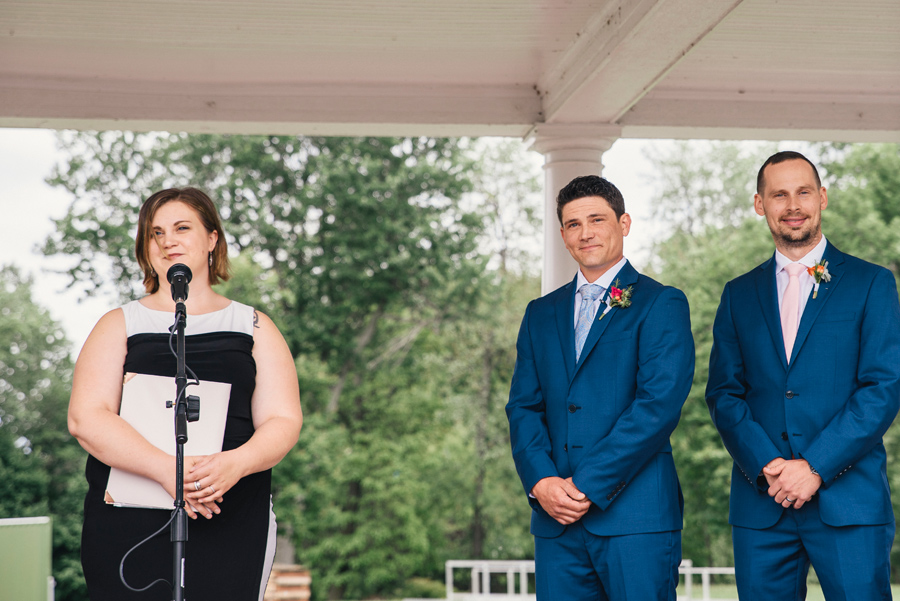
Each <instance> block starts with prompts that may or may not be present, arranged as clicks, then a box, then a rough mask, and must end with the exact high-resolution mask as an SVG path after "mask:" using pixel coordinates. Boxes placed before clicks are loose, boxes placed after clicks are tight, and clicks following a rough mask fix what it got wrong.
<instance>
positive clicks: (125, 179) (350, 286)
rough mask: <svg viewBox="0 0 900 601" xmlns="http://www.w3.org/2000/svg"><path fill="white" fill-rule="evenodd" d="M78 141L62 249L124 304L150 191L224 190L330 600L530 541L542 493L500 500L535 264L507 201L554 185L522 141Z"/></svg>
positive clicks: (292, 531)
mask: <svg viewBox="0 0 900 601" xmlns="http://www.w3.org/2000/svg"><path fill="white" fill-rule="evenodd" d="M62 140H63V146H64V148H65V149H66V150H67V151H68V153H69V158H68V160H67V162H66V164H64V165H61V166H59V167H58V168H57V170H56V171H55V173H54V174H53V175H52V177H51V179H50V181H51V183H54V184H56V185H60V186H63V187H65V188H66V189H68V190H69V191H70V192H71V193H72V194H73V196H74V198H75V200H74V201H73V203H72V205H71V207H70V210H69V212H68V213H67V215H65V216H64V217H63V218H62V219H60V220H59V221H58V222H57V231H56V232H55V233H54V234H53V235H52V236H51V237H50V238H49V239H48V240H47V242H46V244H45V252H47V253H49V254H62V255H69V256H72V259H73V263H72V264H71V266H70V269H69V270H68V274H69V276H70V278H71V282H72V285H75V286H80V287H82V288H83V289H84V290H86V291H88V292H90V293H94V292H97V291H101V290H103V289H104V285H103V284H100V282H101V281H113V282H114V286H113V287H112V288H113V290H114V292H115V293H116V294H117V295H118V296H119V297H120V299H121V300H126V299H129V298H133V297H135V296H137V295H139V294H140V292H139V291H138V290H137V289H136V288H135V285H134V283H135V282H139V281H140V277H139V275H138V273H137V266H136V264H135V262H134V260H133V258H132V256H131V255H132V248H131V247H132V244H133V242H132V240H133V234H134V230H135V220H136V216H137V209H138V207H139V205H140V202H141V199H142V198H146V197H147V196H148V195H149V194H150V193H151V192H152V191H154V190H156V189H160V188H163V187H172V186H185V185H194V186H197V187H200V188H203V189H204V190H206V191H207V192H208V193H210V195H211V196H212V197H213V198H214V199H216V200H217V201H218V205H219V209H220V212H221V214H222V217H223V221H224V226H225V229H226V235H227V238H228V242H229V245H230V247H231V249H232V250H233V252H234V255H235V256H234V259H235V260H234V273H235V277H234V278H233V279H232V280H231V281H230V282H228V283H226V284H223V285H222V288H221V291H222V292H223V293H225V294H226V295H228V296H229V297H230V298H234V299H235V300H240V301H242V302H246V303H248V304H252V305H254V306H257V307H260V308H262V309H263V310H264V311H266V312H268V313H269V314H270V315H271V316H272V317H273V319H274V320H275V321H276V323H278V325H279V327H280V328H281V329H282V332H283V333H284V334H285V337H286V338H287V339H288V341H289V345H290V347H291V349H292V352H293V354H294V357H295V361H296V365H297V372H298V377H299V379H300V382H301V390H302V400H303V404H304V412H305V416H306V419H305V426H304V430H303V433H302V434H301V439H300V442H299V444H298V445H297V447H296V448H295V449H294V450H293V451H292V452H291V453H290V454H289V455H288V457H286V458H285V460H284V461H283V462H282V463H281V464H280V465H279V466H277V468H276V470H275V478H274V481H275V486H276V489H277V494H276V511H277V513H278V515H279V521H280V524H281V525H282V529H283V531H284V533H285V534H286V535H287V536H288V537H290V538H291V539H292V540H293V542H294V543H295V545H296V554H297V557H298V559H299V560H300V561H302V562H304V563H306V564H307V565H309V566H310V567H311V569H312V571H313V581H314V589H315V595H316V596H317V597H319V598H323V597H326V596H327V597H330V598H343V597H346V596H349V597H363V596H369V595H384V594H391V593H392V592H394V591H397V590H400V589H402V588H403V587H404V586H405V583H406V582H407V581H409V580H410V579H412V578H413V577H416V576H426V577H437V578H439V577H440V575H441V574H442V571H443V561H444V560H445V559H447V558H450V557H470V556H473V555H471V553H476V554H477V555H475V556H479V555H480V554H481V553H487V552H490V553H493V554H494V555H495V556H500V555H503V556H510V555H509V553H512V554H517V553H529V551H528V550H527V545H525V544H524V542H523V541H526V540H528V535H527V505H523V504H516V505H511V504H509V503H507V502H505V500H508V499H509V495H510V492H511V491H512V490H513V489H517V488H518V484H517V483H516V479H515V474H514V472H513V471H512V469H511V466H512V461H511V459H510V458H509V457H508V451H507V449H508V435H507V434H506V428H505V421H501V419H502V402H505V400H504V398H505V394H506V391H505V388H506V385H507V383H508V376H509V372H510V370H511V368H512V362H513V360H514V357H513V356H512V353H514V350H513V344H512V343H511V342H510V341H509V340H507V338H508V337H509V333H508V329H509V328H510V323H509V322H510V319H511V318H512V315H513V313H511V312H515V311H519V310H521V307H518V306H517V305H516V303H515V301H514V300H509V302H507V301H508V299H507V297H508V295H509V290H510V289H511V288H510V285H508V284H507V283H506V279H505V276H504V274H505V267H506V265H507V263H511V264H515V265H522V264H526V263H530V261H527V258H526V255H525V254H523V252H522V251H521V248H522V244H521V240H520V239H518V238H517V234H525V235H527V233H528V232H530V231H531V230H532V229H534V222H533V220H530V221H526V225H525V227H522V225H521V224H516V219H514V218H513V217H514V216H513V214H512V213H511V212H510V209H509V207H525V208H526V211H525V212H526V213H528V212H529V211H531V212H533V208H532V207H531V205H530V204H529V201H530V200H533V199H528V198H526V197H528V196H529V195H530V194H532V193H533V192H534V191H535V190H536V189H537V184H536V182H535V181H534V177H533V175H532V174H533V172H532V171H531V170H530V168H529V167H528V166H526V165H524V163H525V162H526V161H525V158H524V155H523V154H522V151H521V149H520V148H519V149H517V148H516V146H517V145H512V144H506V145H487V146H483V145H480V144H476V145H474V146H471V145H470V144H469V143H468V142H466V141H460V140H445V139H432V138H366V139H351V138H305V137H281V136H256V137H244V136H206V135H174V134H131V133H128V132H102V133H97V134H90V133H79V134H64V135H63V136H62ZM476 184H477V185H479V186H481V187H482V188H481V189H475V187H476ZM529 242H530V240H529ZM489 264H490V265H491V267H490V268H488V265H489ZM498 266H499V267H501V268H500V269H499V270H498ZM110 276H111V277H110ZM517 281H518V280H517ZM530 281H531V282H532V283H533V282H534V280H533V279H531V280H530ZM517 285H519V286H521V285H523V284H517ZM498 305H499V309H500V310H499V311H498V310H497V309H498ZM495 314H496V315H502V318H499V317H498V318H497V319H492V318H491V316H492V315H495ZM518 317H519V316H518V315H515V317H514V319H515V320H518ZM513 329H514V328H513ZM472 373H477V374H478V376H477V377H475V378H472V377H471V376H472ZM504 380H505V381H504ZM473 415H475V416H477V417H476V418H474V419H473ZM482 417H486V418H487V419H486V420H485V419H481V418H482ZM488 422H489V430H488V429H485V428H486V424H488ZM498 460H499V462H500V463H499V465H497V464H496V462H497V461H498ZM472 466H474V468H473V467H472ZM472 469H474V470H475V473H476V474H477V476H476V479H477V480H478V482H479V484H478V485H475V484H474V483H473V482H471V481H470V480H469V479H468V476H469V475H471V473H472V472H471V470H472ZM463 490H465V491H466V492H465V494H463V495H460V494H459V493H460V492H461V491H463ZM498 490H501V491H503V497H501V496H500V495H498V494H497V491H498ZM501 498H504V499H505V500H504V501H497V500H496V499H501ZM513 498H514V499H516V500H520V495H518V494H516V495H515V496H514V497H513ZM512 521H516V523H515V524H511V522H512ZM473 532H474V533H477V534H475V535H471V536H470V533H473Z"/></svg>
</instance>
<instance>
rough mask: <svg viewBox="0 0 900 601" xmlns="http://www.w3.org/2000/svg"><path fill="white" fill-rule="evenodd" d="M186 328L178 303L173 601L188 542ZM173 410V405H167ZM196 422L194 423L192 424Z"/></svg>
mask: <svg viewBox="0 0 900 601" xmlns="http://www.w3.org/2000/svg"><path fill="white" fill-rule="evenodd" d="M186 325H187V309H186V307H185V306H184V302H183V301H182V300H181V299H176V302H175V325H174V326H173V327H174V328H175V337H176V346H175V356H176V372H175V403H174V405H175V517H174V519H173V520H172V527H171V531H170V540H171V541H172V545H173V551H174V557H173V563H172V569H173V572H172V595H173V599H174V601H184V559H185V556H184V550H185V543H186V542H187V539H188V519H187V511H186V510H185V509H184V444H185V443H186V442H187V440H188V435H187V422H188V399H187V376H186V375H185V367H184V354H185V351H184V329H185V327H186ZM166 406H167V407H171V406H172V404H171V401H170V402H169V403H166ZM191 421H195V420H191Z"/></svg>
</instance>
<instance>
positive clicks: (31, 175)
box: [0, 128, 669, 356]
mask: <svg viewBox="0 0 900 601" xmlns="http://www.w3.org/2000/svg"><path fill="white" fill-rule="evenodd" d="M667 143H669V142H665V141H648V140H619V141H617V142H616V143H615V145H614V146H613V147H612V148H611V149H610V150H609V151H608V152H607V153H606V154H605V155H604V163H605V165H606V167H605V170H604V173H603V175H604V176H605V177H607V178H608V179H609V180H610V181H612V182H613V183H614V184H616V186H618V187H619V189H620V190H622V194H623V196H624V197H625V202H626V206H627V208H628V212H629V213H630V214H631V215H632V217H633V219H634V225H633V226H632V229H631V234H630V235H629V237H628V238H626V240H625V242H626V244H625V254H626V256H628V257H629V258H630V259H631V260H632V262H634V263H635V264H636V266H637V267H638V268H639V269H640V267H641V266H642V265H641V263H642V261H643V260H644V257H645V256H646V251H647V248H648V247H649V245H650V243H651V239H650V238H651V234H650V231H649V228H648V226H649V218H650V212H649V202H650V200H651V196H652V193H653V190H652V188H651V187H650V185H649V184H648V183H647V181H648V175H649V171H650V166H649V163H648V162H647V160H646V159H645V158H644V149H645V148H646V147H647V146H648V145H651V144H656V145H658V144H667ZM59 162H61V155H60V153H59V151H58V150H57V148H56V137H55V133H54V132H53V131H51V130H39V129H2V128H0V207H2V209H3V218H2V219H0V264H4V265H8V264H15V265H17V266H19V267H20V268H21V269H22V270H23V271H26V272H28V273H30V274H32V276H33V277H34V279H35V288H34V296H35V300H36V301H37V302H38V303H39V304H41V305H42V306H44V307H47V308H48V309H49V310H50V312H51V315H52V316H53V318H54V319H56V320H58V321H61V322H62V324H63V327H64V328H65V329H66V332H67V333H68V336H69V340H70V341H71V342H72V345H73V356H77V353H78V351H79V350H80V349H81V346H82V345H83V344H84V340H85V339H86V338H87V336H88V334H89V333H90V331H91V328H92V327H93V325H94V324H95V323H96V322H97V320H98V319H99V318H100V317H101V316H102V315H103V314H104V313H105V312H106V311H108V310H109V309H111V308H113V307H115V306H116V304H117V303H116V299H114V298H112V297H108V298H104V297H101V298H92V299H87V300H84V299H81V300H79V296H80V295H79V294H78V293H76V292H72V291H64V287H65V283H66V278H65V277H64V276H61V275H56V274H53V273H51V271H50V270H52V269H53V268H57V269H59V268H61V267H62V266H63V265H64V264H65V262H64V261H62V260H60V259H56V260H53V259H49V258H47V257H44V256H43V255H42V254H40V252H39V251H38V247H39V245H40V243H41V242H42V241H43V240H44V239H45V238H46V237H47V235H48V234H49V233H50V232H51V231H52V230H53V223H52V221H51V219H53V218H59V217H61V216H63V215H64V214H65V212H66V209H67V207H68V206H69V203H70V202H71V200H72V198H71V196H70V195H69V193H68V192H67V191H65V190H62V189H60V188H53V187H51V186H49V185H47V184H46V183H45V182H44V180H45V179H46V178H47V176H48V175H49V174H50V171H51V169H52V167H53V165H54V164H56V163H59ZM538 162H539V161H538Z"/></svg>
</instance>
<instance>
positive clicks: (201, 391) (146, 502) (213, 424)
mask: <svg viewBox="0 0 900 601" xmlns="http://www.w3.org/2000/svg"><path fill="white" fill-rule="evenodd" d="M186 394H187V395H193V396H197V397H200V419H199V420H198V421H196V422H188V424H187V433H188V441H187V443H186V444H185V445H184V455H185V457H187V456H189V455H209V454H211V453H218V452H219V451H221V450H222V439H223V438H224V436H225V419H226V416H227V414H228V399H229V397H230V396H231V384H224V383H222V382H207V381H204V380H200V384H199V385H197V386H188V387H187V391H186ZM174 399H175V378H174V377H166V376H149V375H147V374H131V373H129V374H126V375H125V384H124V385H123V387H122V403H121V406H120V408H119V415H121V416H122V418H123V419H124V420H125V421H127V422H128V423H129V424H131V426H132V427H133V428H134V429H135V430H137V431H138V433H139V434H140V435H141V436H143V437H144V438H146V439H147V441H148V442H150V444H152V445H153V446H155V447H157V448H159V449H162V450H163V451H165V452H166V453H168V454H170V455H172V456H173V457H174V456H175V446H176V445H175V409H174V407H173V408H167V407H166V401H173V400H174ZM106 502H107V503H110V504H112V505H115V506H117V507H149V508H155V509H174V506H175V499H173V498H172V497H171V496H169V493H167V492H166V489H164V488H163V487H162V486H161V485H160V484H159V483H158V482H156V481H155V480H151V479H149V478H144V477H143V476H138V475H137V474H133V473H131V472H126V471H124V470H121V469H117V468H111V469H110V471H109V482H108V483H107V486H106Z"/></svg>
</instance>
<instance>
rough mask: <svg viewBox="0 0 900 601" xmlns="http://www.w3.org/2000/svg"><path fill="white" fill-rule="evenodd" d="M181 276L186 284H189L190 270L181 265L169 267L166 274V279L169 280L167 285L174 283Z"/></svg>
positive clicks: (191, 275)
mask: <svg viewBox="0 0 900 601" xmlns="http://www.w3.org/2000/svg"><path fill="white" fill-rule="evenodd" d="M178 276H181V277H183V278H184V279H185V281H186V282H188V283H190V281H191V278H192V277H193V274H192V273H191V268H190V267H188V266H187V265H185V264H183V263H175V264H174V265H172V266H171V267H169V271H168V273H166V279H167V280H169V283H170V284H171V283H172V282H174V281H175V278H177V277H178Z"/></svg>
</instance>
